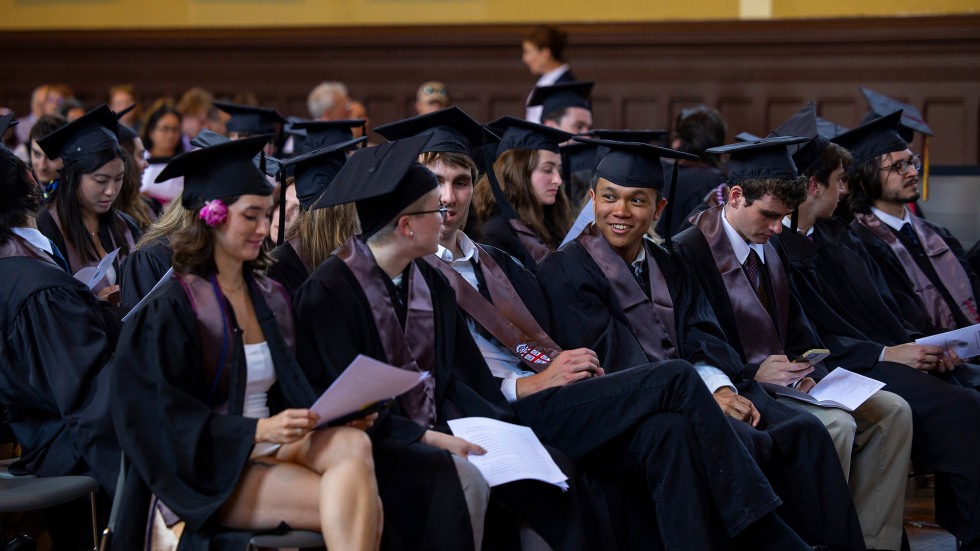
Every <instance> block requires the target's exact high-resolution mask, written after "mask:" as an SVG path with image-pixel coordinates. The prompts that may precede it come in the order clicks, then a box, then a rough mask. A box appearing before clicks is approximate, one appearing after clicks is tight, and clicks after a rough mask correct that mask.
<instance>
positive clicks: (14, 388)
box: [0, 115, 119, 549]
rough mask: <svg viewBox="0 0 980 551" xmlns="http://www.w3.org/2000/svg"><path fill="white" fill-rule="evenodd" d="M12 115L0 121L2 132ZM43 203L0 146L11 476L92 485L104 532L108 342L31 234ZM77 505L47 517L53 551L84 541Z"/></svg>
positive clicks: (88, 306)
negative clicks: (13, 453) (74, 478)
mask: <svg viewBox="0 0 980 551" xmlns="http://www.w3.org/2000/svg"><path fill="white" fill-rule="evenodd" d="M12 118H13V115H5V116H3V117H0V132H3V131H5V130H7V127H8V124H9V122H10V120H11V119H12ZM40 204H41V190H40V188H39V187H38V185H37V182H36V181H35V180H34V176H33V174H32V173H31V171H30V169H29V168H28V167H27V165H25V164H24V163H23V162H22V161H20V160H19V159H18V158H17V157H16V156H15V155H14V154H13V153H12V152H11V151H10V150H9V149H7V148H6V147H5V146H4V145H2V144H0V289H2V297H3V299H2V300H0V305H2V306H0V349H3V353H0V407H2V408H3V409H4V410H5V413H6V417H7V419H8V423H9V427H10V429H11V430H12V431H13V434H14V437H15V439H16V441H17V442H18V443H20V447H21V454H20V459H19V460H18V461H17V462H16V463H14V464H13V465H11V466H10V471H11V472H12V473H14V474H16V475H26V474H31V475H36V476H40V477H46V476H64V475H87V476H91V477H93V478H95V479H96V480H97V481H98V483H99V489H98V491H97V494H96V496H97V509H98V512H99V517H100V518H99V519H98V523H99V525H100V526H104V525H105V522H106V520H107V513H108V508H109V504H110V500H111V496H112V492H113V491H114V488H115V484H116V478H117V476H118V469H119V446H118V444H117V443H116V435H115V431H113V430H112V420H111V418H110V417H109V400H110V393H109V380H110V373H111V367H110V366H109V363H110V362H111V360H112V344H111V343H110V340H109V337H108V334H107V330H106V327H105V323H104V321H103V318H102V314H101V311H100V307H99V304H98V301H97V300H96V298H95V296H94V295H93V294H92V292H91V291H89V289H88V288H87V287H86V286H85V285H84V284H83V283H81V282H80V281H78V280H77V279H75V278H73V277H72V276H71V274H69V273H67V272H66V271H65V270H64V269H63V268H62V267H61V266H59V259H58V257H59V256H60V253H57V250H56V249H55V248H53V247H52V245H51V241H49V240H48V239H47V238H46V237H44V235H42V234H41V233H40V232H39V231H38V230H37V226H36V223H35V216H36V213H37V211H38V209H39V208H40ZM66 320H70V324H66ZM81 501H82V503H81V505H80V506H77V507H76V504H75V503H72V504H69V505H68V507H67V508H61V509H60V510H57V512H55V513H53V514H52V515H51V516H49V517H48V528H49V532H50V533H51V537H52V540H53V542H54V545H55V547H56V548H58V547H61V548H65V549H75V548H76V547H75V546H76V545H77V544H78V542H80V541H86V537H87V538H88V540H87V541H89V542H91V531H92V527H91V524H87V523H86V522H85V518H86V517H87V516H88V514H89V513H88V510H89V504H88V499H83V500H81ZM66 509H67V510H66Z"/></svg>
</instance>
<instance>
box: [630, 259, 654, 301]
mask: <svg viewBox="0 0 980 551" xmlns="http://www.w3.org/2000/svg"><path fill="white" fill-rule="evenodd" d="M643 264H644V263H643V262H641V263H639V264H633V265H632V266H630V267H631V268H633V277H634V278H636V282H637V283H639V284H640V289H643V294H645V295H646V296H647V298H650V286H649V283H648V282H647V278H646V273H645V270H644V265H643Z"/></svg>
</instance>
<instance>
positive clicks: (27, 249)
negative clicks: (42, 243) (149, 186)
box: [0, 234, 61, 270]
mask: <svg viewBox="0 0 980 551" xmlns="http://www.w3.org/2000/svg"><path fill="white" fill-rule="evenodd" d="M15 256H26V257H29V258H36V259H38V260H43V261H45V262H50V263H51V264H54V265H55V266H58V263H57V262H55V261H54V259H52V258H51V257H50V256H48V254H47V253H46V252H44V251H43V250H41V249H38V248H36V247H35V246H34V245H31V243H30V242H29V241H27V240H26V239H24V238H23V237H21V236H19V235H17V234H10V239H8V240H7V242H6V243H4V244H3V245H0V259H3V258H11V257H15ZM58 269H59V270H61V266H58Z"/></svg>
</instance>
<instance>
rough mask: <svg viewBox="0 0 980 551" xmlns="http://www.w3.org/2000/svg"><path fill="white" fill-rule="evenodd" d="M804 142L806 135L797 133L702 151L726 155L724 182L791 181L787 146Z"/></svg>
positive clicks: (793, 168) (792, 166) (793, 170)
mask: <svg viewBox="0 0 980 551" xmlns="http://www.w3.org/2000/svg"><path fill="white" fill-rule="evenodd" d="M807 141H809V138H804V137H800V136H776V137H771V138H763V139H761V140H755V141H751V142H741V143H734V144H728V145H720V146H718V147H712V148H710V149H707V150H705V153H714V154H717V155H721V154H723V153H727V154H728V155H729V159H728V183H729V184H731V185H735V184H737V183H739V182H741V181H743V180H765V179H772V180H792V179H795V178H796V177H797V175H798V173H797V171H796V164H795V163H794V162H793V158H792V157H791V156H790V154H789V150H788V149H787V146H790V145H795V144H800V143H805V142H807Z"/></svg>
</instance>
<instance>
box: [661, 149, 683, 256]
mask: <svg viewBox="0 0 980 551" xmlns="http://www.w3.org/2000/svg"><path fill="white" fill-rule="evenodd" d="M679 161H680V160H679V159H674V170H673V171H672V172H671V174H670V191H668V193H667V210H666V211H664V247H667V248H668V249H669V248H670V234H671V219H672V218H673V214H674V195H676V194H677V168H678V166H677V164H678V162H679Z"/></svg>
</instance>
